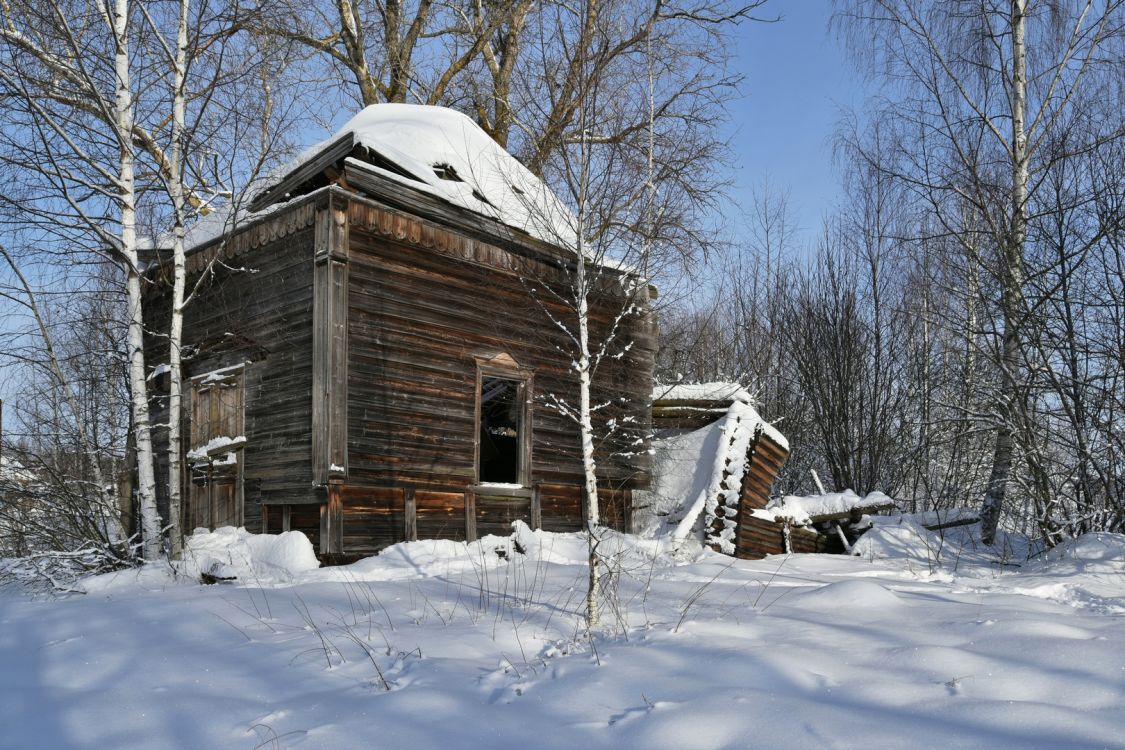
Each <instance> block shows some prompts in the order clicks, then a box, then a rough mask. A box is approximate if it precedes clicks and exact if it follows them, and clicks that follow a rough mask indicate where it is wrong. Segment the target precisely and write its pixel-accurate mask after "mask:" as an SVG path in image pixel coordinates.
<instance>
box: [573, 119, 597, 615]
mask: <svg viewBox="0 0 1125 750" xmlns="http://www.w3.org/2000/svg"><path fill="white" fill-rule="evenodd" d="M586 136H587V134H586V131H585V129H583V131H582V150H581V158H582V163H581V167H580V172H579V184H578V221H577V227H576V229H577V231H576V232H575V236H576V237H577V238H578V246H577V248H576V251H577V252H576V256H577V257H576V259H575V276H574V297H575V300H574V301H575V312H576V313H577V318H578V321H577V322H578V362H577V364H576V369H577V370H578V432H579V436H580V440H581V443H582V473H583V477H584V481H585V488H586V542H587V547H588V550H589V555H588V558H589V559H588V562H589V569H590V577H589V581H588V586H587V588H586V625H587V627H589V628H595V627H597V626H598V623H599V622H600V621H601V611H600V604H601V555H600V554H599V552H598V544H599V542H600V538H599V536H598V525H599V524H600V523H601V512H600V509H599V507H598V506H599V503H598V474H597V468H598V467H597V463H596V462H595V461H594V426H593V420H592V419H591V411H590V374H591V373H590V366H591V359H590V315H589V312H590V302H589V289H588V286H589V280H588V279H587V278H586V272H587V268H586V242H585V231H586V226H585V224H586V208H587V206H586V201H587V199H588V181H589V175H590V155H589V153H588V147H587V142H586Z"/></svg>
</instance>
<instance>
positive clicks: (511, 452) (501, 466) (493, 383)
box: [477, 377, 523, 484]
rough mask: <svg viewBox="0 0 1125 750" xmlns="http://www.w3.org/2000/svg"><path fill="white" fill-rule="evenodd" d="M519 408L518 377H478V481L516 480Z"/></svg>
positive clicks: (518, 447) (510, 481)
mask: <svg viewBox="0 0 1125 750" xmlns="http://www.w3.org/2000/svg"><path fill="white" fill-rule="evenodd" d="M521 411H522V410H521V408H520V382H519V381H517V380H507V379H505V378H493V377H484V378H482V379H481V386H480V453H479V458H478V466H477V469H478V476H479V478H480V480H479V481H481V482H484V483H503V484H517V483H519V476H520V430H521V428H522V427H523V425H522V424H521V420H520V412H521Z"/></svg>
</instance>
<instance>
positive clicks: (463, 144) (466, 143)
mask: <svg viewBox="0 0 1125 750" xmlns="http://www.w3.org/2000/svg"><path fill="white" fill-rule="evenodd" d="M349 134H350V135H351V136H352V138H353V139H354V142H355V144H356V145H359V146H363V147H365V148H367V149H369V150H370V151H374V152H375V153H377V154H379V156H381V157H382V158H383V159H385V160H387V161H389V162H391V163H393V164H394V165H395V166H396V167H398V168H399V169H401V170H402V171H403V172H406V173H408V174H409V175H412V176H413V177H415V178H417V179H416V180H410V179H409V178H402V180H401V181H402V182H404V183H406V184H409V185H410V186H412V187H414V188H416V189H418V190H421V191H423V192H426V193H429V194H431V195H434V196H436V197H438V198H441V199H442V200H445V201H447V202H449V203H452V204H453V205H455V206H458V207H459V208H463V209H466V210H468V211H472V212H474V213H477V214H481V215H483V216H487V217H489V218H491V219H495V220H496V221H499V222H501V223H503V224H506V225H508V226H510V227H513V228H515V229H519V230H521V231H524V232H526V233H527V234H529V235H531V236H533V237H536V238H538V239H540V240H543V241H544V242H548V243H550V244H552V245H558V246H560V247H566V248H574V247H575V246H576V245H577V241H576V234H575V231H574V225H575V219H574V216H573V214H571V212H570V210H569V209H568V208H567V207H566V206H565V205H563V203H562V202H561V201H560V200H559V199H558V198H557V197H556V196H555V194H554V193H553V192H551V190H550V188H548V187H547V186H546V184H544V183H543V181H542V180H540V179H539V178H538V177H536V176H535V175H534V174H532V173H531V171H530V170H528V169H527V167H525V166H524V165H523V164H522V163H520V161H519V160H518V159H516V158H515V157H514V156H512V155H511V154H510V153H508V152H507V151H506V150H505V149H504V148H503V147H501V146H500V145H499V144H498V143H496V141H494V140H493V139H492V138H491V136H489V135H488V134H487V133H485V132H484V131H483V130H482V129H481V128H480V126H478V125H477V124H476V123H475V122H474V121H473V120H472V118H470V117H468V116H467V115H465V114H463V113H461V112H458V111H457V110H454V109H449V108H447V107H437V106H433V105H427V104H396V103H385V104H372V105H369V106H367V107H364V108H363V109H362V110H360V111H359V112H358V113H356V114H355V115H354V116H353V117H352V118H351V119H350V120H348V121H347V122H346V123H344V125H343V126H342V127H341V128H340V129H339V130H337V131H336V132H335V133H333V134H332V136H331V137H330V138H328V139H326V140H324V141H321V142H320V143H318V144H316V145H315V146H313V147H312V148H309V149H306V150H305V151H303V152H301V154H300V155H299V156H298V157H297V158H296V159H295V160H293V161H292V162H290V163H289V164H287V165H285V167H283V168H282V169H280V170H277V171H276V172H274V175H273V177H272V178H271V179H269V180H267V181H265V182H264V185H263V188H267V187H269V186H271V185H275V184H277V182H278V181H279V180H280V179H281V178H282V177H284V176H285V175H288V174H290V173H292V172H293V171H294V170H296V169H298V168H300V167H301V166H302V165H303V164H305V163H306V162H308V161H310V160H312V159H314V158H315V157H316V156H317V155H319V154H320V153H321V152H322V151H324V149H325V148H327V147H328V146H330V145H331V144H334V143H336V142H337V141H339V140H340V139H341V138H343V137H345V136H347V135H349ZM379 171H380V173H385V172H386V170H379Z"/></svg>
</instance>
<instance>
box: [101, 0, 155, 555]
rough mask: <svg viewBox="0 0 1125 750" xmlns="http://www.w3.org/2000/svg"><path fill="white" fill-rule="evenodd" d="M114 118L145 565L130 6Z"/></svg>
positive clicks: (150, 520) (118, 2)
mask: <svg viewBox="0 0 1125 750" xmlns="http://www.w3.org/2000/svg"><path fill="white" fill-rule="evenodd" d="M111 21H112V24H113V38H114V46H115V48H114V85H115V87H116V92H115V97H114V117H115V123H114V124H115V126H116V131H117V140H118V147H119V149H120V150H119V156H118V178H117V179H118V189H119V190H120V195H119V201H120V203H121V237H120V239H121V255H122V256H123V258H124V259H125V262H126V264H127V268H126V281H125V290H126V306H127V321H128V335H127V346H128V351H129V390H130V394H131V398H132V412H133V433H134V440H135V441H136V452H137V488H136V492H137V503H138V505H139V506H140V514H141V543H142V554H143V555H144V559H145V560H156V559H157V558H159V557H160V555H161V550H162V544H161V534H160V514H159V511H158V510H157V507H156V477H155V472H154V469H153V449H152V425H151V422H150V420H149V411H148V384H147V383H146V381H145V355H144V320H143V318H142V312H141V274H140V263H139V261H138V258H137V203H136V200H137V195H136V181H135V178H134V169H135V155H134V152H133V138H132V133H133V94H132V89H131V85H132V83H131V80H130V71H129V0H115V2H114V6H113V15H112V18H111Z"/></svg>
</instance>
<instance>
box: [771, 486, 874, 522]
mask: <svg viewBox="0 0 1125 750" xmlns="http://www.w3.org/2000/svg"><path fill="white" fill-rule="evenodd" d="M888 507H890V508H893V507H895V501H894V500H892V499H891V498H890V497H888V496H887V495H884V494H883V493H882V492H878V491H876V492H871V493H868V494H867V495H865V496H863V497H860V496H859V495H857V494H856V493H855V492H853V491H852V490H844V491H843V492H828V493H825V494H823V495H804V496H799V495H786V496H785V497H783V498H781V500H779V501H774V502H771V503H770V504H769V505H767V506H766V508H765V509H764V510H756V511H754V515H755V516H758V517H759V518H765V519H766V520H769V521H790V522H792V523H795V524H797V525H798V526H804V525H807V524H809V523H812V522H814V521H816V520H817V519H818V518H822V517H825V516H836V515H839V514H842V513H852V512H860V513H863V512H865V511H870V512H875V511H877V510H883V509H886V508H888Z"/></svg>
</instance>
